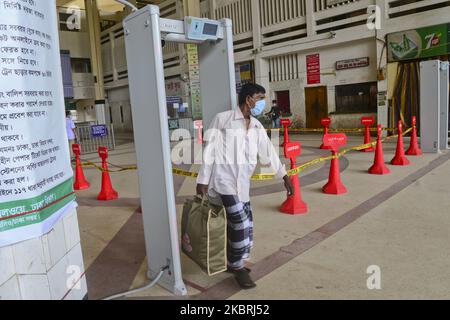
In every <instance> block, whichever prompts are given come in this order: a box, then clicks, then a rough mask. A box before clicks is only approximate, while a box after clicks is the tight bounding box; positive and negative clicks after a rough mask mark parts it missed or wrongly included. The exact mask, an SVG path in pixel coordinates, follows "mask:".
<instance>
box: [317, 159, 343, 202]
mask: <svg viewBox="0 0 450 320" xmlns="http://www.w3.org/2000/svg"><path fill="white" fill-rule="evenodd" d="M332 154H333V156H336V155H337V152H336V151H334V150H333V151H332ZM322 190H323V192H324V193H326V194H336V195H339V194H344V193H347V188H346V187H345V186H344V184H343V183H342V181H341V172H340V170H339V158H335V159H333V160H331V167H330V176H329V178H328V183H327V184H326V185H325V186H324V187H323V188H322Z"/></svg>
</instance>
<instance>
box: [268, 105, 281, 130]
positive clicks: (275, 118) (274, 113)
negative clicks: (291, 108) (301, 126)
mask: <svg viewBox="0 0 450 320" xmlns="http://www.w3.org/2000/svg"><path fill="white" fill-rule="evenodd" d="M266 116H270V119H271V120H272V129H279V128H280V127H281V120H280V116H281V111H280V108H279V107H278V106H277V100H273V101H272V109H270V111H269V112H268V113H266Z"/></svg>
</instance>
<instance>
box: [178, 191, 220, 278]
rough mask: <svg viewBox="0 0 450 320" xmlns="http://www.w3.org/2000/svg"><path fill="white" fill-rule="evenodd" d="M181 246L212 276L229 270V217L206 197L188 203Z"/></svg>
mask: <svg viewBox="0 0 450 320" xmlns="http://www.w3.org/2000/svg"><path fill="white" fill-rule="evenodd" d="M181 247H182V250H183V252H184V253H185V254H186V255H187V256H188V257H189V258H191V259H192V260H193V261H194V262H195V263H197V264H198V265H199V266H200V267H201V268H202V269H203V270H204V271H206V272H207V273H208V275H209V276H213V275H216V274H219V273H221V272H225V271H226V270H227V214H226V211H225V208H224V207H223V206H218V205H215V204H213V203H211V202H210V201H209V200H208V198H207V197H204V198H200V197H195V198H194V199H189V200H187V201H186V203H185V204H184V207H183V216H182V218H181Z"/></svg>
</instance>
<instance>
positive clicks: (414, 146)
mask: <svg viewBox="0 0 450 320" xmlns="http://www.w3.org/2000/svg"><path fill="white" fill-rule="evenodd" d="M416 126H417V118H416V117H413V118H412V127H413V130H412V135H411V144H410V146H409V149H408V151H406V154H407V155H408V156H421V155H423V152H422V150H420V147H419V141H418V139H417V127H416Z"/></svg>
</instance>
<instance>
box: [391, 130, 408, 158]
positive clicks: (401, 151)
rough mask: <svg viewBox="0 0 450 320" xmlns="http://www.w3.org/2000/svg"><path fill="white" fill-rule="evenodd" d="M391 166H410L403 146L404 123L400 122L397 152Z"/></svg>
mask: <svg viewBox="0 0 450 320" xmlns="http://www.w3.org/2000/svg"><path fill="white" fill-rule="evenodd" d="M391 164H392V165H393V166H407V165H409V164H410V162H409V160H408V158H406V156H405V149H404V146H403V124H402V121H399V122H398V141H397V150H396V151H395V157H394V159H392V161H391Z"/></svg>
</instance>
